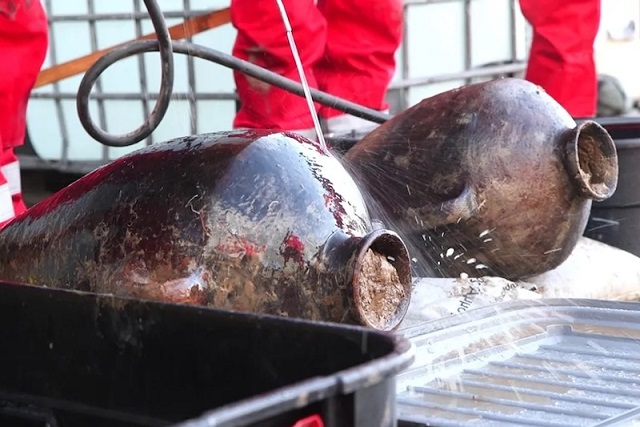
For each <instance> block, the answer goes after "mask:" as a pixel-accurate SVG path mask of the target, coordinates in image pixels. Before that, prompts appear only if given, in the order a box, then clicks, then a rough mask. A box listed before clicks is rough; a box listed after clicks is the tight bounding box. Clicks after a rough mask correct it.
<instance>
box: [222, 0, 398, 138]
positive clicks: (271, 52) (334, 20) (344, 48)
mask: <svg viewBox="0 0 640 427" xmlns="http://www.w3.org/2000/svg"><path fill="white" fill-rule="evenodd" d="M316 3H317V4H316ZM283 4H284V6H285V8H286V10H287V15H288V16H289V20H290V22H291V28H292V30H293V36H294V39H295V41H296V46H297V48H298V50H299V53H300V59H301V62H302V64H303V66H304V72H305V76H306V78H307V80H308V82H309V86H311V87H312V88H317V89H320V90H322V91H325V92H327V93H329V94H331V95H335V96H338V97H341V98H344V99H347V100H349V101H352V102H355V103H358V104H360V105H364V106H366V107H369V108H373V109H376V110H380V111H385V110H388V104H387V103H386V102H385V95H386V92H387V87H388V85H389V83H390V82H391V79H392V78H393V73H394V71H395V65H396V64H395V52H396V50H397V49H398V47H399V45H400V42H401V40H402V32H403V18H402V0H375V1H370V0H317V2H316V1H314V0H284V1H283ZM231 22H232V24H233V26H234V27H235V28H236V29H237V30H238V35H237V38H236V40H235V44H234V46H233V55H234V56H236V57H238V58H241V59H244V60H248V61H250V62H252V63H254V64H256V65H259V66H261V67H263V68H266V69H268V70H271V71H273V72H276V73H278V74H280V75H282V76H285V77H288V78H290V79H292V80H296V81H300V78H299V77H298V71H297V70H296V67H295V62H294V60H293V56H292V54H291V51H290V48H289V44H288V41H287V37H286V33H285V27H284V24H283V22H282V18H281V16H280V12H279V9H278V5H277V3H276V1H275V0H262V1H256V0H232V1H231ZM234 79H235V82H236V87H237V91H238V96H239V99H240V103H241V107H240V110H239V111H238V113H237V115H236V117H235V119H234V122H233V127H234V128H266V129H276V130H290V131H295V132H298V133H300V134H302V135H304V136H307V137H314V136H315V133H314V131H313V121H312V118H311V115H310V113H309V109H308V105H307V103H306V101H305V99H304V98H303V97H300V96H298V95H293V94H291V93H289V92H286V91H284V90H282V89H279V88H277V87H274V86H271V85H269V84H266V83H263V82H261V81H258V80H256V79H253V78H251V77H248V76H246V75H245V74H243V73H240V72H237V71H236V72H234ZM316 109H317V110H318V114H319V116H320V119H321V120H322V121H323V122H324V123H325V126H326V127H327V130H328V131H329V132H342V131H348V130H351V129H354V128H355V129H361V128H363V127H366V126H368V125H371V123H370V122H366V121H365V120H362V119H357V118H355V117H353V116H350V115H345V114H343V113H342V112H340V111H337V110H334V109H331V108H328V107H324V106H319V105H316Z"/></svg>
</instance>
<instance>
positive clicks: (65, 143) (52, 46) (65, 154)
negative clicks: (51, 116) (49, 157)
mask: <svg viewBox="0 0 640 427" xmlns="http://www.w3.org/2000/svg"><path fill="white" fill-rule="evenodd" d="M51 2H52V0H46V1H45V7H46V8H47V14H48V15H49V14H51V12H52V11H53V7H52V4H51ZM49 58H50V59H51V65H56V64H57V63H58V56H57V52H56V42H55V33H54V31H53V23H52V22H51V21H49ZM59 93H60V83H58V82H56V83H54V84H53V96H54V98H53V99H54V101H55V106H56V116H57V117H58V124H59V126H60V137H61V138H62V153H61V156H60V157H61V159H60V160H61V163H62V164H63V165H65V164H66V163H67V162H68V160H69V131H68V129H67V122H66V120H65V116H64V110H63V109H62V99H60V98H57V97H55V96H56V95H58V94H59Z"/></svg>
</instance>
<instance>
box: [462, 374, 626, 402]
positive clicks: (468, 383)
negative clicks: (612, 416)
mask: <svg viewBox="0 0 640 427" xmlns="http://www.w3.org/2000/svg"><path fill="white" fill-rule="evenodd" d="M458 384H460V386H461V387H465V388H471V387H473V388H482V389H487V390H499V391H508V392H512V393H515V394H518V395H519V394H529V395H531V396H540V397H546V398H549V399H553V400H562V401H564V402H571V403H584V404H586V405H595V406H601V407H605V408H613V409H625V410H628V409H632V408H635V407H636V406H637V405H635V404H633V403H625V402H615V401H611V400H607V401H604V400H602V399H594V398H590V397H580V396H576V395H570V394H565V393H554V392H552V391H547V390H539V389H532V388H525V387H516V386H513V385H500V384H495V383H491V384H488V383H485V382H482V381H473V380H468V379H462V380H460V381H459V382H458Z"/></svg>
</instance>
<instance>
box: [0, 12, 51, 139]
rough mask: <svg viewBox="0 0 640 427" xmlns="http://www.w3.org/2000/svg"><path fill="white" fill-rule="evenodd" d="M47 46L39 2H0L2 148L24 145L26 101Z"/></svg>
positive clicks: (0, 119)
mask: <svg viewBox="0 0 640 427" xmlns="http://www.w3.org/2000/svg"><path fill="white" fill-rule="evenodd" d="M47 46H48V27H47V17H46V15H45V12H44V9H43V8H42V5H41V3H40V1H37V0H0V58H1V60H0V61H1V62H0V63H1V66H0V137H1V139H2V146H3V147H15V146H18V145H22V144H23V143H24V134H25V129H26V125H25V122H26V120H25V117H26V112H27V101H28V99H29V94H30V93H31V89H33V85H34V83H35V81H36V77H37V76H38V73H39V72H40V68H41V67H42V63H43V62H44V58H45V55H46V53H47Z"/></svg>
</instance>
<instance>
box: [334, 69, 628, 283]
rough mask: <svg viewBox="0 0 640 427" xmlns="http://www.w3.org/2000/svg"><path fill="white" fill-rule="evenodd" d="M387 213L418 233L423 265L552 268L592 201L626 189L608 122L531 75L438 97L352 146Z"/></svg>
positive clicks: (525, 272)
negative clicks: (583, 112) (586, 114)
mask: <svg viewBox="0 0 640 427" xmlns="http://www.w3.org/2000/svg"><path fill="white" fill-rule="evenodd" d="M344 160H345V162H346V164H347V165H348V167H349V168H350V169H351V170H353V172H354V174H355V175H356V176H357V180H358V181H359V183H360V184H361V188H362V189H363V190H364V191H366V192H367V193H368V194H369V195H370V196H371V198H372V200H373V201H372V205H375V206H374V207H375V213H376V216H377V217H378V218H379V219H381V220H382V221H383V222H384V223H386V225H387V226H388V227H390V228H392V229H394V230H397V231H398V232H399V233H400V235H401V236H403V238H405V239H406V242H407V244H408V246H409V247H410V251H411V252H412V256H414V257H416V258H418V263H417V264H416V274H418V275H436V276H445V277H451V276H454V277H455V276H458V275H460V274H462V275H470V276H485V275H498V276H501V277H505V278H509V279H515V278H524V277H528V276H533V275H536V274H540V273H543V272H545V271H547V270H550V269H552V268H554V267H556V266H558V265H559V264H560V263H561V262H562V261H564V260H565V259H566V258H567V256H568V255H569V254H570V253H571V251H572V250H573V248H574V247H575V245H576V242H577V240H578V238H579V237H580V236H581V235H582V233H583V231H584V227H585V225H586V222H587V218H588V215H589V210H590V207H591V201H592V200H598V201H599V200H604V199H606V198H608V197H609V196H611V195H612V193H613V192H614V191H615V188H616V185H617V179H618V159H617V155H616V150H615V146H614V144H613V141H612V139H611V137H610V136H609V135H608V133H607V132H606V130H605V129H604V128H603V127H601V126H600V125H599V124H597V123H595V122H593V121H585V122H583V123H581V124H579V125H576V122H575V121H574V120H573V119H572V118H571V117H570V116H569V114H568V113H567V112H566V111H565V110H564V109H563V108H562V107H561V106H560V105H559V104H558V103H557V102H556V101H554V100H553V99H552V98H551V97H550V96H549V95H547V94H546V93H545V92H544V91H543V90H542V89H541V88H540V87H538V86H536V85H534V84H532V83H529V82H527V81H524V80H520V79H500V80H494V81H489V82H484V83H478V84H473V85H468V86H463V87H461V88H458V89H454V90H451V91H448V92H444V93H441V94H438V95H436V96H433V97H431V98H427V99H425V100H423V101H422V102H420V103H418V104H416V105H415V106H413V107H412V108H409V109H408V110H406V111H403V112H401V113H400V114H398V115H397V116H395V117H394V118H392V119H391V120H389V121H388V122H386V123H384V124H383V125H381V126H380V127H379V128H377V129H376V130H374V131H373V132H371V133H370V134H368V135H366V136H365V137H364V138H363V139H361V140H360V141H359V142H358V143H356V144H355V145H354V146H353V147H352V148H351V149H350V150H349V151H348V152H347V153H346V155H345V157H344Z"/></svg>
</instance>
